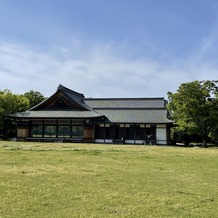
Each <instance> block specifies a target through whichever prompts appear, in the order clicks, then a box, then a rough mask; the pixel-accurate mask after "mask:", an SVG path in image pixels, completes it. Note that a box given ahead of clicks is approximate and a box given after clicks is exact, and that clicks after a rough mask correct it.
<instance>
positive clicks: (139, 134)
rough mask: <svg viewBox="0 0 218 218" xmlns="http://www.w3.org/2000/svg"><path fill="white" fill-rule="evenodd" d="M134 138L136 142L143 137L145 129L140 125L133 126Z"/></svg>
mask: <svg viewBox="0 0 218 218" xmlns="http://www.w3.org/2000/svg"><path fill="white" fill-rule="evenodd" d="M135 137H136V139H138V140H143V139H144V137H145V128H143V126H142V125H136V126H135Z"/></svg>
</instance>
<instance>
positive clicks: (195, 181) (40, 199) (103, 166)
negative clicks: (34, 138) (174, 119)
mask: <svg viewBox="0 0 218 218" xmlns="http://www.w3.org/2000/svg"><path fill="white" fill-rule="evenodd" d="M5 217H14V218H15V217H16V218H17V217H21V218H23V217H28V218H29V217H34V218H37V217H39V218H42V217H46V218H50V217H52V218H53V217H55V218H59V217H63V218H67V217H88V218H89V217H211V218H212V217H213V218H214V217H218V149H216V148H209V149H203V148H177V147H163V146H161V147H158V146H124V145H97V144H67V143H66V144H65V143H60V144H59V143H23V142H5V141H0V218H5Z"/></svg>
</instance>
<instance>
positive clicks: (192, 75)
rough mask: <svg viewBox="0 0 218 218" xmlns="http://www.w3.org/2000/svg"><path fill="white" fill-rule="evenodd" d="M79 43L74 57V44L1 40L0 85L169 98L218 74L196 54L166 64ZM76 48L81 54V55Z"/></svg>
mask: <svg viewBox="0 0 218 218" xmlns="http://www.w3.org/2000/svg"><path fill="white" fill-rule="evenodd" d="M76 46H77V47H76V49H73V48H72V55H71V52H70V51H69V48H60V49H57V50H53V51H50V52H49V51H47V53H45V52H42V51H39V50H36V49H34V48H31V47H29V46H24V45H15V44H7V43H0V76H1V83H0V89H6V88H7V89H9V90H11V91H12V92H15V93H24V92H27V91H29V90H36V91H40V92H42V93H43V94H44V95H46V96H49V95H51V94H53V92H54V91H55V90H56V88H57V86H58V85H59V84H60V83H61V84H63V85H65V86H67V87H68V88H70V89H73V90H75V91H78V92H82V93H84V94H85V96H86V97H159V96H164V97H166V94H167V92H168V91H173V92H174V91H175V90H176V89H177V87H178V86H179V84H181V83H183V82H188V81H192V80H195V79H215V78H216V74H217V71H216V70H217V69H215V68H214V67H211V66H210V65H209V64H208V63H195V64H193V57H192V58H189V59H187V60H175V59H174V60H173V59H169V62H165V63H163V62H159V61H157V60H153V59H149V58H147V57H145V58H141V59H138V60H136V59H131V58H128V55H126V54H125V52H128V49H123V47H122V48H121V49H119V46H117V45H115V44H113V43H111V44H107V45H101V44H94V45H93V46H92V47H91V48H90V47H89V48H83V47H82V46H81V45H79V43H76ZM78 46H80V49H79V48H78ZM122 46H123V45H122ZM73 51H75V52H79V55H78V58H75V57H76V53H73ZM82 54H84V55H82Z"/></svg>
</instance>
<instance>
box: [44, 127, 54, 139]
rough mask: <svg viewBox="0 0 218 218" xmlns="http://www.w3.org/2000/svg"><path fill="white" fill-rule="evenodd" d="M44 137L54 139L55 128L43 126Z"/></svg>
mask: <svg viewBox="0 0 218 218" xmlns="http://www.w3.org/2000/svg"><path fill="white" fill-rule="evenodd" d="M44 137H56V126H45V132H44Z"/></svg>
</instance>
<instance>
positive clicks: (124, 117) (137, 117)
mask: <svg viewBox="0 0 218 218" xmlns="http://www.w3.org/2000/svg"><path fill="white" fill-rule="evenodd" d="M95 111H96V112H97V113H98V114H101V115H105V116H106V117H107V118H108V120H109V121H110V122H113V123H172V121H171V120H169V119H167V110H166V109H147V110H146V109H141V110H139V109H138V110H137V109H127V110H125V109H120V110H114V109H101V110H95Z"/></svg>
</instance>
